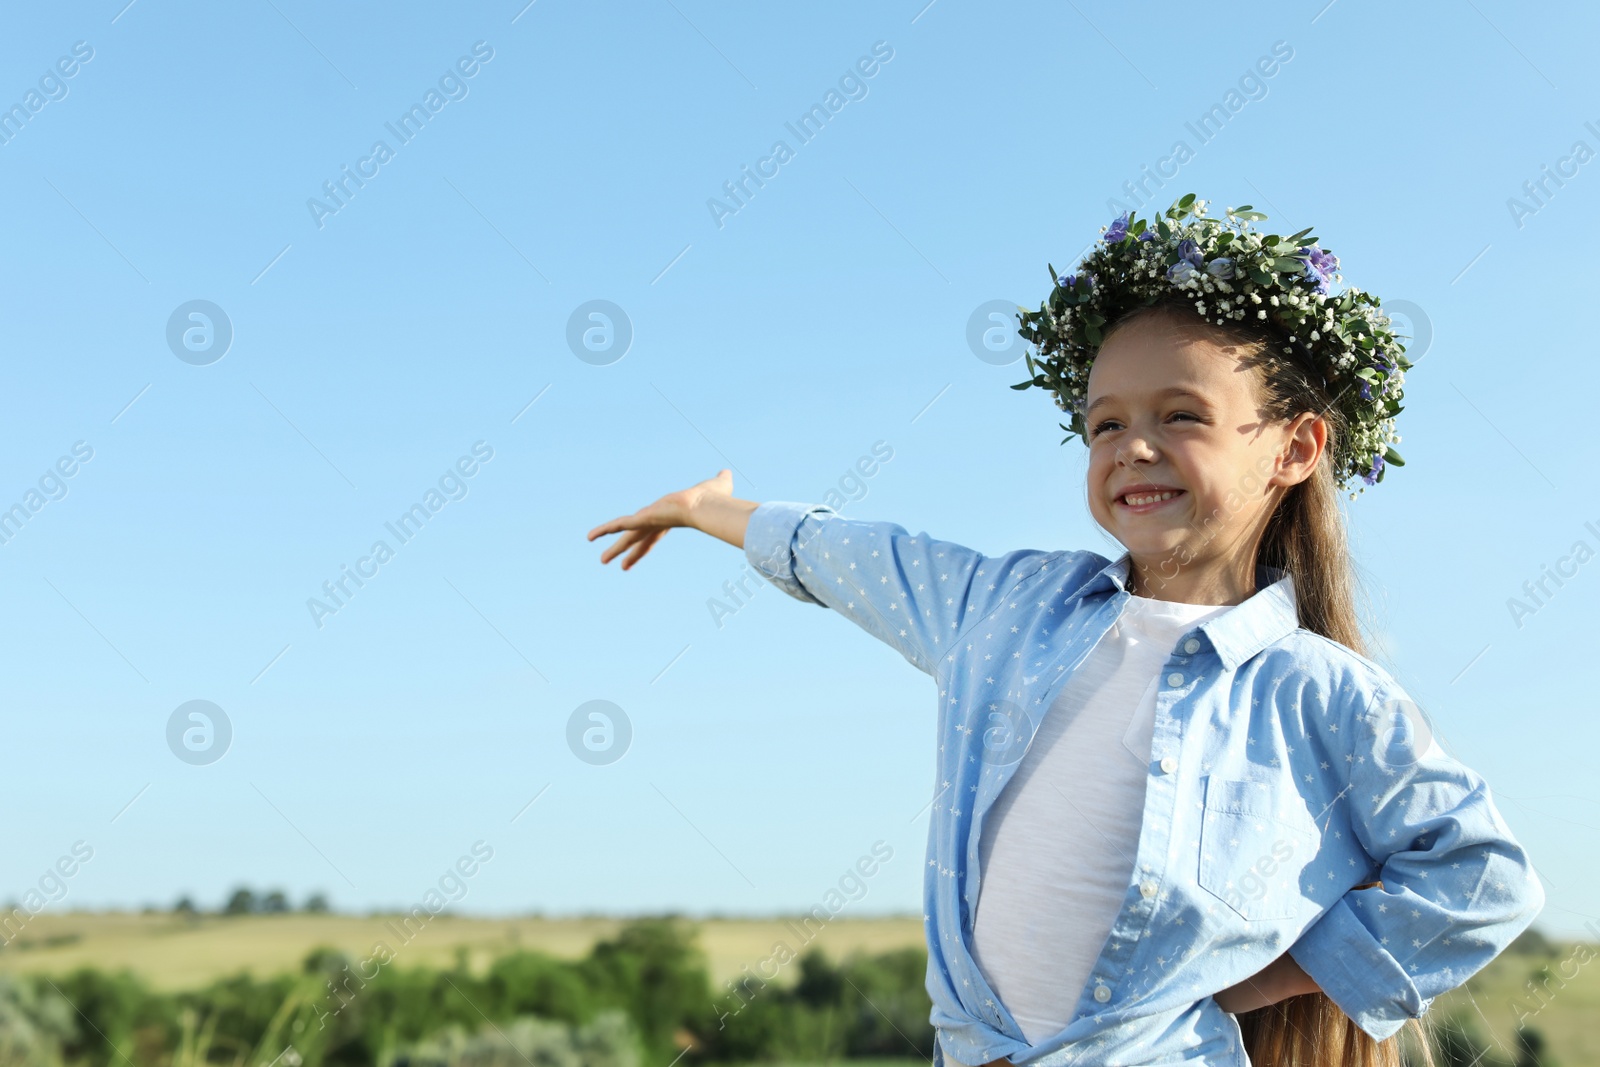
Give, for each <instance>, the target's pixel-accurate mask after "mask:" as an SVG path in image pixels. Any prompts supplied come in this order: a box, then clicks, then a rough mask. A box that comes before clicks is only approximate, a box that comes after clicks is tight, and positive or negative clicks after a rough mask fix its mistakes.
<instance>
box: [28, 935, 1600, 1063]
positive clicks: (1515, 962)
mask: <svg viewBox="0 0 1600 1067" xmlns="http://www.w3.org/2000/svg"><path fill="white" fill-rule="evenodd" d="M386 921H387V919H386V917H384V916H372V917H363V916H353V915H338V914H301V913H289V914H281V915H249V916H235V917H221V916H210V915H208V916H200V917H195V918H186V917H183V916H176V915H170V914H135V913H126V912H93V913H91V912H67V913H63V914H59V915H52V914H41V915H39V916H38V917H36V918H35V919H33V920H32V921H31V922H29V923H28V925H27V927H26V928H25V929H24V930H23V931H22V932H21V934H20V936H18V937H17V938H16V940H15V941H14V942H13V943H12V944H11V946H10V947H8V948H6V949H4V950H3V951H0V970H9V971H19V972H42V973H49V974H59V973H62V972H65V971H70V970H72V969H74V968H76V967H80V966H89V967H96V968H99V969H101V970H113V971H114V970H120V969H122V968H127V969H129V970H132V971H134V972H136V973H138V974H140V975H141V976H142V977H143V978H144V979H145V980H146V981H148V982H149V983H150V984H151V985H152V986H155V987H157V988H159V989H163V990H176V989H188V988H194V987H196V986H200V985H204V984H205V983H207V982H209V981H210V980H212V979H214V978H218V977H222V976H225V975H231V974H236V973H238V972H240V971H247V972H249V973H251V974H253V975H255V976H257V977H266V976H268V975H272V974H277V973H281V972H283V971H288V970H297V969H298V968H299V966H300V963H301V961H302V960H303V959H304V958H305V955H306V953H307V952H309V951H310V950H311V949H312V948H313V947H315V946H318V945H329V946H332V947H334V948H339V949H343V950H345V951H347V952H349V953H350V954H352V955H353V956H361V955H365V954H366V953H368V952H370V951H371V949H372V945H373V943H374V942H375V941H377V940H379V939H383V940H385V941H386V942H388V943H390V944H397V943H398V941H397V939H396V938H395V936H394V934H393V933H391V932H389V930H388V928H387V927H386V926H385V923H386ZM623 924H624V920H621V919H541V918H512V919H479V918H456V917H450V916H447V915H440V916H439V917H437V918H435V919H433V920H432V921H430V922H429V923H428V925H427V926H426V927H425V928H424V929H423V931H422V932H421V933H420V934H419V935H418V936H417V937H416V938H415V940H413V941H412V942H411V943H410V944H409V945H406V946H405V947H404V948H403V949H401V950H400V952H399V956H398V958H397V960H396V962H397V963H398V964H399V965H400V966H402V967H406V966H416V965H418V964H428V965H430V966H436V967H437V966H450V965H452V964H453V963H454V962H455V958H456V952H457V949H458V948H465V949H466V951H467V956H468V963H469V966H470V967H472V969H474V970H475V971H479V972H481V971H482V970H484V969H486V968H487V967H488V965H489V962H490V961H491V960H492V959H494V958H495V957H496V956H498V955H500V954H502V953H504V952H507V951H511V950H514V949H518V948H525V949H534V950H538V951H542V952H546V953H549V954H550V955H553V956H557V957H561V958H564V959H577V958H579V957H582V956H584V955H586V954H587V953H588V951H589V949H590V947H591V946H592V945H593V944H594V943H595V942H596V941H597V940H600V939H603V938H606V937H609V936H611V935H612V934H614V933H615V932H616V931H617V930H618V929H619V928H620V927H621V926H622V925H623ZM696 925H697V926H698V928H699V942H700V947H701V948H702V949H703V950H704V952H705V954H706V957H707V961H708V964H709V966H710V971H711V978H712V981H713V982H715V983H717V984H718V985H720V984H721V983H722V981H723V980H724V979H727V978H731V977H733V976H734V975H736V974H738V973H739V970H740V968H742V967H744V966H747V965H749V966H752V967H753V966H754V965H755V964H756V963H757V962H758V961H760V960H762V959H764V958H765V957H767V956H768V955H769V954H770V953H771V951H772V946H773V943H774V942H775V941H777V940H779V939H782V940H784V941H785V942H786V943H788V944H789V945H791V946H794V947H796V948H799V947H800V943H801V940H802V939H801V937H800V935H799V934H797V933H796V932H795V931H794V929H793V928H792V927H790V926H788V925H786V924H785V923H784V922H783V921H782V920H740V919H712V920H703V921H699V922H697V923H696ZM922 938H923V931H922V921H921V919H920V918H910V917H907V918H891V919H854V920H852V919H842V918H841V919H835V920H833V921H831V922H829V923H828V924H827V925H826V926H825V927H823V928H822V930H821V932H820V933H818V934H817V935H816V937H815V939H814V940H813V941H812V942H810V944H811V945H815V946H820V947H821V948H822V949H823V951H825V952H826V953H827V954H828V955H829V956H830V957H832V958H834V959H840V958H842V957H843V956H845V955H847V954H849V953H850V952H851V951H853V950H856V949H860V950H863V951H865V952H869V953H875V952H884V951H888V950H890V949H895V948H902V947H906V946H911V947H917V948H921V947H922V945H923V940H922ZM808 947H809V946H808ZM1550 951H1551V953H1552V954H1550V955H1548V956H1537V955H1527V954H1522V953H1517V952H1507V953H1505V954H1503V955H1501V956H1500V957H1499V958H1498V959H1496V960H1495V961H1494V962H1493V963H1491V964H1490V965H1489V966H1488V967H1487V968H1485V969H1484V970H1483V971H1482V972H1481V973H1479V974H1478V975H1476V976H1475V977H1474V978H1473V979H1472V980H1471V981H1470V982H1469V983H1467V985H1466V986H1465V987H1463V988H1461V989H1457V990H1455V991H1453V992H1451V993H1448V994H1446V995H1445V996H1443V997H1440V998H1439V999H1438V1000H1437V1001H1436V1002H1435V1004H1434V1008H1433V1010H1432V1012H1430V1016H1431V1017H1432V1018H1434V1019H1439V1018H1442V1016H1443V1015H1444V1014H1445V1013H1447V1012H1452V1013H1461V1014H1465V1015H1467V1016H1468V1017H1469V1018H1470V1019H1471V1020H1472V1022H1473V1025H1474V1026H1475V1028H1476V1030H1477V1031H1478V1033H1479V1035H1480V1036H1481V1037H1483V1038H1485V1039H1487V1040H1489V1041H1490V1042H1491V1049H1492V1050H1493V1051H1494V1053H1495V1054H1496V1055H1497V1056H1498V1057H1499V1058H1500V1059H1501V1060H1502V1061H1504V1062H1507V1063H1509V1062H1510V1061H1511V1059H1512V1056H1511V1054H1510V1051H1509V1050H1510V1049H1511V1048H1512V1041H1513V1037H1514V1034H1515V1030H1516V1022H1517V1018H1518V1009H1517V1005H1519V1004H1520V1005H1523V1006H1524V1008H1525V1009H1527V1010H1535V1009H1536V1014H1533V1015H1532V1016H1531V1017H1529V1018H1528V1019H1527V1023H1528V1025H1530V1026H1531V1027H1533V1028H1535V1029H1537V1030H1538V1031H1539V1032H1540V1033H1541V1034H1543V1036H1544V1037H1545V1039H1546V1040H1547V1041H1548V1042H1549V1046H1548V1057H1547V1059H1548V1061H1549V1062H1552V1063H1555V1064H1558V1065H1559V1067H1600V949H1597V948H1591V947H1581V948H1580V947H1578V946H1576V945H1575V943H1573V942H1558V943H1555V944H1554V945H1553V946H1552V947H1551V950H1550ZM1541 967H1542V968H1545V969H1546V970H1545V973H1546V974H1547V975H1550V976H1551V977H1548V978H1546V979H1543V980H1542V981H1541V982H1540V988H1542V990H1543V994H1542V1004H1543V1006H1542V1007H1541V998H1540V997H1535V996H1532V995H1531V994H1529V992H1528V991H1527V988H1526V984H1527V982H1528V981H1529V979H1530V978H1533V977H1534V976H1535V974H1536V973H1537V972H1538V971H1539V969H1540V968H1541ZM785 970H786V972H787V975H786V976H785V977H780V978H779V979H778V980H779V981H780V982H786V981H787V980H789V979H791V978H792V977H793V973H794V969H793V968H786V969H785ZM1502 1050H1505V1051H1502ZM874 1067H891V1065H888V1064H886V1063H875V1065H874Z"/></svg>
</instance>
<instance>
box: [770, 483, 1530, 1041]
mask: <svg viewBox="0 0 1600 1067" xmlns="http://www.w3.org/2000/svg"><path fill="white" fill-rule="evenodd" d="M744 551H745V556H746V558H747V559H748V560H749V561H750V563H751V565H752V566H754V567H755V568H756V569H757V570H758V571H759V572H760V573H761V574H762V575H763V576H764V577H765V578H767V579H768V580H770V581H771V582H772V583H773V584H774V585H776V586H777V587H778V588H780V589H782V590H784V591H785V592H786V593H788V594H789V595H790V596H792V597H794V598H796V599H797V600H801V601H805V602H806V603H810V604H819V605H822V606H823V607H828V608H832V609H833V610H835V611H837V612H839V613H840V614H842V615H844V616H845V617H847V618H848V619H850V620H851V621H852V622H854V623H856V624H857V625H858V626H860V627H861V628H862V629H864V630H866V631H867V632H868V633H870V634H872V635H874V636H875V637H877V638H879V639H880V640H882V641H884V642H886V643H888V644H889V645H891V646H893V647H894V648H895V649H896V650H897V651H899V653H900V654H901V655H902V656H904V657H905V658H906V659H907V660H909V661H910V662H911V664H912V665H913V666H915V667H917V668H918V669H919V670H921V671H923V672H924V673H926V674H929V675H931V676H932V677H933V679H934V680H935V682H936V683H937V685H938V694H939V695H938V731H939V732H938V738H939V748H938V756H937V763H938V766H937V774H936V775H935V783H934V788H933V792H934V801H933V807H932V818H931V820H930V823H929V827H928V853H927V865H926V867H925V868H924V873H925V881H924V890H923V897H924V907H923V910H924V916H923V918H924V923H925V926H926V930H927V942H928V973H927V988H928V993H929V995H930V996H931V997H932V999H933V1011H932V1014H931V1016H930V1018H931V1021H932V1023H933V1025H934V1026H935V1027H936V1028H937V1032H938V1045H939V1052H938V1053H936V1055H935V1060H936V1061H939V1062H940V1063H942V1061H943V1059H944V1058H945V1057H949V1058H950V1059H952V1060H954V1061H955V1062H956V1063H959V1064H966V1065H979V1064H984V1063H987V1062H988V1061H990V1060H992V1059H996V1058H998V1057H1002V1056H1004V1057H1009V1058H1010V1059H1011V1060H1012V1061H1013V1062H1015V1063H1018V1064H1028V1065H1030V1067H1031V1065H1038V1067H1060V1065H1066V1064H1094V1065H1096V1067H1112V1065H1118V1064H1126V1065H1136V1064H1137V1065H1149V1064H1167V1063H1204V1064H1228V1065H1236V1067H1247V1064H1248V1060H1247V1058H1246V1056H1245V1053H1244V1051H1243V1049H1242V1047H1241V1035H1240V1030H1239V1026H1238V1023H1237V1021H1236V1019H1235V1018H1234V1016H1233V1015H1231V1014H1229V1013H1227V1012H1225V1011H1223V1010H1222V1009H1221V1008H1220V1007H1218V1005H1217V1003H1216V1001H1215V1000H1214V999H1213V994H1215V993H1217V992H1219V991H1220V990H1222V989H1225V988H1227V987H1229V986H1231V985H1234V984H1235V983H1237V982H1240V981H1242V980H1244V979H1245V978H1248V977H1250V976H1251V975H1253V974H1255V973H1256V972H1257V971H1259V970H1261V969H1262V968H1263V967H1265V966H1266V965H1267V964H1268V963H1270V962H1271V961H1272V960H1273V959H1274V958H1276V957H1277V956H1279V955H1281V954H1282V953H1283V952H1285V951H1286V950H1287V951H1289V952H1290V953H1291V955H1292V956H1293V958H1294V960H1295V961H1296V962H1297V963H1298V964H1300V966H1301V967H1302V968H1304V969H1305V971H1306V972H1307V973H1308V974H1309V975H1310V976H1311V977H1312V978H1313V979H1314V980H1315V981H1316V983H1317V984H1318V985H1319V986H1320V987H1321V988H1322V989H1323V991H1324V992H1326V993H1327V994H1328V996H1329V997H1331V998H1332V999H1333V1001H1334V1003H1336V1004H1338V1006H1339V1007H1340V1008H1341V1009H1343V1010H1344V1012H1345V1013H1346V1014H1348V1015H1349V1016H1350V1017H1351V1018H1352V1019H1353V1020H1354V1021H1355V1022H1356V1023H1357V1025H1359V1026H1360V1027H1361V1028H1362V1029H1363V1030H1365V1031H1366V1032H1367V1033H1369V1034H1371V1035H1372V1036H1373V1037H1376V1038H1384V1037H1388V1036H1390V1035H1392V1034H1394V1033H1395V1032H1396V1031H1397V1030H1399V1029H1400V1027H1401V1026H1402V1025H1403V1024H1404V1023H1405V1021H1406V1020H1407V1019H1410V1018H1413V1017H1416V1016H1420V1015H1421V1014H1422V1013H1423V1012H1425V1011H1426V1010H1427V1008H1428V1006H1429V1004H1430V1003H1431V1002H1432V1000H1433V999H1434V998H1435V997H1437V996H1438V995H1439V994H1441V993H1444V992H1446V991H1447V990H1450V989H1453V988H1455V987H1456V986H1459V985H1461V984H1462V983H1463V982H1465V981H1466V980H1467V978H1468V977H1470V976H1471V975H1472V974H1474V973H1475V972H1476V971H1478V970H1479V969H1480V968H1482V967H1483V966H1484V965H1485V964H1487V963H1488V962H1489V961H1490V960H1491V959H1493V958H1494V957H1495V956H1496V955H1497V954H1498V953H1499V952H1500V951H1502V950H1503V949H1504V948H1505V947H1506V945H1507V944H1509V943H1510V941H1511V940H1512V939H1513V938H1515V937H1516V936H1517V935H1518V934H1519V933H1521V932H1522V931H1523V930H1524V929H1526V928H1527V927H1528V926H1529V925H1530V924H1531V923H1532V922H1533V919H1534V917H1535V915H1537V914H1538V912H1539V910H1540V909H1541V908H1542V907H1543V905H1544V890H1543V888H1542V886H1541V885H1540V883H1539V881H1538V879H1537V878H1536V877H1535V876H1534V873H1533V868H1532V865H1531V863H1530V862H1529V860H1528V857H1527V855H1526V853H1525V852H1524V851H1523V849H1522V847H1521V846H1520V845H1519V844H1518V843H1517V841H1516V840H1515V839H1514V838H1513V837H1512V835H1511V831H1510V829H1509V828H1508V827H1507V826H1506V823H1505V821H1504V820H1503V819H1502V818H1501V815H1500V813H1499V812H1498V811H1497V810H1496V808H1495V806H1494V803H1493V801H1492V799H1491V797H1490V794H1489V788H1488V786H1487V785H1486V784H1485V782H1484V781H1483V779H1482V778H1481V777H1480V776H1479V775H1478V774H1477V773H1475V772H1474V771H1472V770H1471V769H1470V768H1468V767H1466V766H1465V765H1463V764H1462V763H1460V762H1458V761H1457V760H1456V759H1454V758H1453V757H1451V756H1449V755H1448V754H1446V753H1445V751H1444V750H1443V748H1442V747H1441V746H1440V745H1439V743H1438V741H1437V739H1435V738H1434V737H1433V734H1432V730H1431V728H1430V726H1429V724H1428V720H1427V718H1426V716H1424V715H1423V714H1422V713H1421V711H1420V710H1419V709H1418V708H1417V707H1416V705H1415V704H1414V703H1412V702H1411V701H1410V699H1409V698H1408V697H1407V696H1406V694H1405V692H1404V691H1403V690H1402V688H1401V687H1400V686H1399V684H1398V683H1397V682H1396V681H1395V680H1394V678H1392V677H1391V676H1390V675H1389V673H1388V672H1387V671H1386V670H1385V669H1384V668H1383V667H1382V666H1380V665H1379V664H1377V663H1375V662H1373V661H1372V660H1370V659H1367V658H1366V657H1364V656H1361V655H1359V654H1357V653H1356V652H1354V651H1352V650H1351V649H1349V648H1348V647H1346V646H1344V645H1341V644H1339V643H1337V642H1335V641H1331V640H1328V639H1327V638H1324V637H1322V636H1320V635H1318V634H1315V633H1313V632H1311V631H1310V630H1307V629H1305V628H1303V627H1301V626H1300V625H1299V624H1298V616H1297V614H1296V608H1295V594H1294V583H1293V579H1292V578H1291V577H1290V576H1289V575H1287V574H1286V573H1285V572H1283V571H1279V570H1273V569H1268V568H1264V567H1263V568H1259V569H1258V573H1257V585H1258V590H1257V592H1256V593H1255V594H1254V595H1253V596H1251V597H1250V598H1249V599H1248V600H1246V601H1244V602H1243V603H1241V604H1239V605H1237V606H1235V607H1234V608H1233V609H1232V610H1230V611H1227V612H1223V613H1222V614H1220V615H1218V616H1216V617H1215V618H1212V619H1208V620H1207V621H1205V622H1203V623H1201V624H1199V625H1198V626H1196V627H1195V628H1194V629H1193V630H1190V631H1189V632H1187V633H1185V634H1184V635H1182V636H1181V637H1180V638H1179V639H1178V642H1177V645H1176V646H1175V647H1174V648H1173V650H1172V652H1171V653H1170V654H1169V655H1168V657H1167V659H1166V662H1165V663H1164V665H1163V666H1162V670H1161V676H1160V682H1159V690H1158V695H1157V700H1156V710H1155V728H1154V733H1153V737H1152V742H1151V751H1150V764H1149V778H1148V780H1147V785H1146V792H1145V803H1144V812H1143V816H1142V823H1141V829H1140V834H1139V841H1138V850H1137V853H1136V855H1135V856H1134V868H1133V875H1132V877H1131V879H1130V881H1129V884H1128V886H1127V889H1126V892H1125V894H1124V897H1123V907H1122V909H1121V912H1120V913H1119V914H1118V916H1117V918H1116V919H1115V921H1114V924H1113V926H1112V928H1111V932H1110V935H1109V936H1108V937H1107V939H1106V941H1105V943H1104V945H1103V946H1102V949H1101V952H1100V956H1099V959H1098V960H1097V962H1096V964H1095V966H1094V969H1093V972H1092V975H1091V979H1090V981H1089V983H1088V984H1087V985H1086V986H1085V987H1084V989H1083V991H1082V993H1081V994H1080V995H1079V997H1078V1001H1077V1004H1076V1006H1075V1008H1074V1009H1073V1010H1072V1012H1071V1020H1072V1021H1071V1022H1070V1023H1069V1024H1068V1025H1067V1027H1066V1029H1064V1030H1062V1031H1061V1032H1060V1033H1058V1034H1055V1035H1053V1036H1051V1037H1049V1038H1047V1039H1045V1040H1043V1041H1041V1042H1040V1043H1039V1044H1038V1045H1030V1044H1029V1043H1028V1042H1027V1041H1026V1040H1025V1039H1024V1038H1023V1033H1022V1030H1021V1029H1020V1028H1019V1027H1018V1025H1017V1023H1016V1021H1015V1020H1014V1019H1013V1018H1012V1017H1011V1015H1010V1013H1009V1012H1007V1010H1006V1007H1005V1005H1004V1004H1002V1003H1001V1002H1000V998H999V997H998V996H997V995H996V994H995V992H994V990H993V988H991V987H990V985H989V983H988V981H987V980H986V978H985V977H984V975H983V973H982V971H981V969H980V968H979V967H978V965H977V963H976V962H975V961H974V959H973V957H972V954H971V952H970V945H971V934H972V916H973V914H974V912H975V911H976V908H977V902H978V892H979V885H980V880H981V873H982V872H980V871H979V869H978V868H979V862H978V846H979V840H980V835H981V832H982V827H983V820H984V816H985V813H986V812H988V810H989V809H990V807H991V806H992V805H993V804H994V802H995V799H996V797H997V796H998V795H999V793H1000V791H1001V790H1002V789H1004V788H1005V785H1006V782H1007V781H1008V780H1009V779H1010V777H1011V774H1012V773H1013V772H1014V771H1015V770H1016V769H1017V766H1018V764H1019V762H1020V761H1021V759H1022V756H1023V754H1024V753H1025V752H1026V751H1027V748H1028V745H1029V743H1030V741H1031V739H1032V737H1033V733H1034V730H1035V728H1036V727H1037V725H1038V724H1039V722H1040V720H1041V717H1042V716H1043V715H1044V714H1045V712H1046V710H1047V709H1048V708H1049V707H1050V706H1051V703H1052V701H1054V699H1055V697H1056V694H1057V693H1058V692H1059V691H1060V689H1061V687H1062V685H1063V684H1064V683H1065V682H1066V681H1067V679H1068V678H1069V677H1070V676H1071V675H1072V672H1073V671H1074V670H1076V669H1077V667H1078V666H1079V664H1081V663H1082V662H1083V661H1084V659H1085V657H1086V656H1087V655H1088V654H1089V652H1090V650H1091V649H1093V647H1094V645H1095V644H1096V642H1098V641H1099V639H1100V637H1101V636H1102V635H1103V634H1105V633H1106V631H1107V630H1109V629H1110V628H1111V626H1112V624H1113V623H1114V622H1115V621H1116V619H1117V617H1118V615H1119V613H1120V612H1121V610H1122V606H1123V605H1124V604H1125V603H1127V600H1128V598H1129V596H1130V595H1131V594H1130V593H1129V592H1128V590H1127V588H1126V585H1125V583H1126V581H1127V578H1128V565H1129V557H1128V555H1127V553H1124V554H1123V555H1122V556H1121V557H1120V558H1119V559H1117V560H1116V561H1114V562H1113V561H1109V560H1107V559H1106V557H1104V556H1101V555H1098V554H1097V553H1094V552H1091V551H1055V552H1047V551H1035V550H1019V551H1014V552H1008V553H1005V554H1004V555H999V556H985V555H983V554H982V553H979V552H976V551H974V550H972V549H970V548H964V547H962V546H961V545H958V544H954V543H952V542H949V541H939V540H935V539H934V538H932V537H929V536H928V535H927V534H926V533H923V534H918V535H915V536H913V535H911V534H909V533H908V532H907V531H906V530H905V529H904V528H903V527H901V526H899V525H896V524H894V523H889V522H871V521H866V520H861V519H852V518H845V517H844V516H842V515H839V514H837V513H836V512H835V511H834V510H833V509H832V508H829V507H826V506H823V505H811V504H803V503H793V502H788V501H769V502H767V503H763V504H761V505H760V506H758V507H757V508H756V509H755V510H754V511H753V512H752V513H751V515H750V519H749V526H748V529H747V532H746V534H745V542H744ZM1044 847H1048V843H1044ZM1375 880H1381V881H1382V886H1381V887H1378V886H1374V887H1370V888H1366V889H1355V888H1354V887H1355V886H1357V885H1361V884H1363V883H1368V882H1372V881H1375ZM936 1067H939V1064H936Z"/></svg>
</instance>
